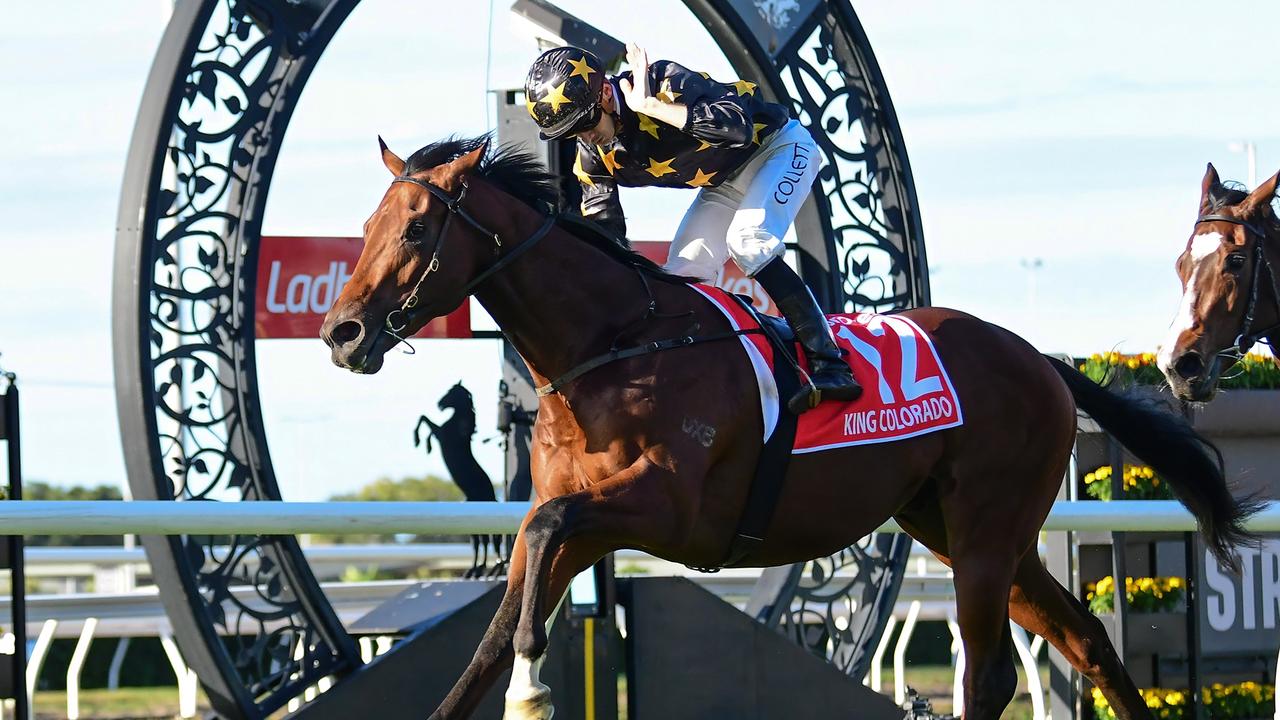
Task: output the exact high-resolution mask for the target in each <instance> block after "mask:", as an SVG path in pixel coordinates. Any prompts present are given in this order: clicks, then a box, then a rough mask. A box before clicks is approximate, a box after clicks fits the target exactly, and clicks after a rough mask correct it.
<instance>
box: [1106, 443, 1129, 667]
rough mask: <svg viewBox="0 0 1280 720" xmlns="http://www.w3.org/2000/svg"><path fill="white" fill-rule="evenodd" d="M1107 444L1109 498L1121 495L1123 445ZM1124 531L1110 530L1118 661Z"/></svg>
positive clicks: (1122, 642) (1124, 603)
mask: <svg viewBox="0 0 1280 720" xmlns="http://www.w3.org/2000/svg"><path fill="white" fill-rule="evenodd" d="M1107 448H1108V450H1109V453H1108V454H1109V455H1110V457H1111V499H1112V500H1123V499H1124V448H1122V447H1121V446H1120V443H1119V442H1117V441H1116V439H1115V438H1113V437H1111V436H1110V435H1108V436H1107ZM1126 545H1127V542H1126V535H1125V533H1123V532H1113V533H1111V578H1112V579H1113V580H1115V589H1116V592H1115V600H1114V601H1113V602H1112V607H1113V608H1114V612H1115V619H1116V626H1115V629H1116V633H1115V637H1114V638H1113V642H1114V644H1115V648H1116V654H1117V655H1119V656H1120V660H1121V662H1124V661H1125V659H1126V656H1125V646H1126V645H1127V644H1128V643H1127V642H1126V639H1127V633H1126V632H1125V630H1126V625H1127V621H1128V619H1129V597H1128V591H1127V588H1128V577H1129V572H1128V568H1127V567H1126V566H1125V565H1126V563H1125V559H1126V558H1125V551H1126V550H1127V549H1128V548H1127V547H1126Z"/></svg>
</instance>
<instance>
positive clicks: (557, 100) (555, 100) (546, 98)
mask: <svg viewBox="0 0 1280 720" xmlns="http://www.w3.org/2000/svg"><path fill="white" fill-rule="evenodd" d="M565 82H568V80H566V81H565ZM564 85H565V83H563V82H562V83H560V84H559V85H556V86H555V87H553V88H551V89H550V90H548V91H547V94H546V95H543V96H542V97H541V98H540V99H539V100H538V102H540V103H547V104H549V105H550V106H551V112H553V113H554V112H560V106H561V105H564V104H565V103H567V102H570V101H569V98H567V97H565V96H564Z"/></svg>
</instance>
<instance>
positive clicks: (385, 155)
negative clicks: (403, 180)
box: [378, 135, 404, 177]
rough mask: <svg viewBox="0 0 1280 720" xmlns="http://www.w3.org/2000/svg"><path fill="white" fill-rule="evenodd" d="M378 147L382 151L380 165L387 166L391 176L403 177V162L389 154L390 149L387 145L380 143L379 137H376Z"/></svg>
mask: <svg viewBox="0 0 1280 720" xmlns="http://www.w3.org/2000/svg"><path fill="white" fill-rule="evenodd" d="M378 147H379V148H381V149H382V164H383V165H386V166H387V169H388V170H390V171H391V174H392V175H395V176H396V177H400V176H401V175H403V174H404V161H403V160H401V159H400V158H399V157H398V156H396V154H395V153H393V152H391V148H389V147H387V144H386V143H385V142H383V141H382V136H381V135H379V136H378Z"/></svg>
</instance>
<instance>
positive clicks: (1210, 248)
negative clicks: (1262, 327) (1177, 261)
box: [1156, 232, 1224, 375]
mask: <svg viewBox="0 0 1280 720" xmlns="http://www.w3.org/2000/svg"><path fill="white" fill-rule="evenodd" d="M1223 240H1224V238H1223V237H1222V233H1219V232H1208V233H1205V234H1203V235H1197V236H1195V237H1194V238H1192V239H1191V249H1190V253H1191V276H1190V277H1188V278H1187V287H1186V289H1184V290H1183V291H1182V303H1181V304H1179V305H1178V314H1177V315H1176V316H1174V318H1173V322H1172V323H1170V324H1169V335H1168V337H1166V338H1165V341H1164V343H1163V344H1161V346H1160V354H1159V355H1158V356H1157V357H1156V366H1157V367H1159V368H1160V370H1161V371H1162V372H1164V373H1165V374H1166V375H1167V374H1169V373H1170V372H1171V371H1172V369H1173V351H1174V349H1175V348H1176V347H1177V346H1178V339H1179V338H1181V337H1182V333H1184V332H1186V331H1187V330H1190V329H1191V327H1192V326H1193V325H1195V321H1196V301H1197V300H1198V299H1199V295H1198V293H1197V292H1196V282H1197V281H1198V280H1199V276H1200V269H1201V268H1202V267H1203V266H1204V263H1205V260H1207V259H1208V258H1210V257H1212V256H1213V255H1214V253H1216V252H1218V248H1220V247H1222V241H1223Z"/></svg>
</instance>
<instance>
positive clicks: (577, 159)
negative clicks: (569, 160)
mask: <svg viewBox="0 0 1280 720" xmlns="http://www.w3.org/2000/svg"><path fill="white" fill-rule="evenodd" d="M573 174H574V175H575V176H576V177H577V178H578V182H580V183H582V184H583V185H586V186H588V187H595V186H596V183H595V181H594V180H592V179H591V176H590V175H588V174H587V171H586V170H583V169H582V156H581V155H576V154H575V155H574V158H573Z"/></svg>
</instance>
